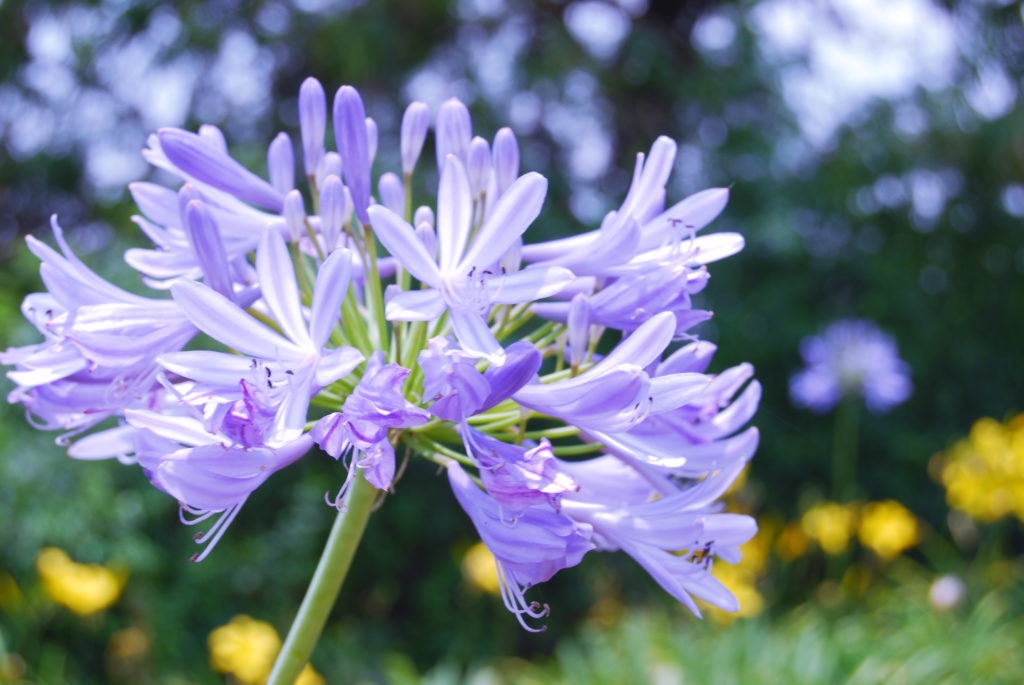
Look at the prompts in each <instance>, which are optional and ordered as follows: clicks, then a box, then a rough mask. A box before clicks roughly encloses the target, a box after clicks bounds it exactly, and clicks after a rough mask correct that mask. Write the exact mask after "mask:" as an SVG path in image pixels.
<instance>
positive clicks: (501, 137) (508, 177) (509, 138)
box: [491, 127, 519, 199]
mask: <svg viewBox="0 0 1024 685" xmlns="http://www.w3.org/2000/svg"><path fill="white" fill-rule="evenodd" d="M491 164H492V166H493V168H494V181H495V188H496V190H497V195H498V197H501V196H502V195H503V194H504V193H505V190H506V189H507V188H508V187H509V186H510V185H512V182H513V181H515V180H516V177H518V176H519V143H518V142H516V134H515V133H513V132H512V129H510V128H507V127H506V128H503V129H501V130H499V131H498V133H497V135H495V136H494V150H493V154H492V155H491ZM495 199H497V198H495Z"/></svg>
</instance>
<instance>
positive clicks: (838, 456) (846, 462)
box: [832, 394, 860, 502]
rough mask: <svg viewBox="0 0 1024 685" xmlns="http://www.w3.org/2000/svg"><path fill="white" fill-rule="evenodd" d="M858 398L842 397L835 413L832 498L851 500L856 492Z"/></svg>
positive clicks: (853, 396) (851, 396) (842, 500)
mask: <svg viewBox="0 0 1024 685" xmlns="http://www.w3.org/2000/svg"><path fill="white" fill-rule="evenodd" d="M859 400H860V398H859V397H858V396H857V395H855V394H850V395H848V396H847V397H844V398H843V400H842V402H841V403H840V404H839V411H838V412H837V413H836V428H835V436H834V437H835V444H834V446H833V448H832V497H833V498H834V499H835V500H836V501H837V502H847V501H849V500H851V499H852V498H853V497H854V495H855V494H856V491H857V438H858V435H857V419H858V416H857V414H858V411H859V409H860V408H859V407H858V406H857V403H858V402H859Z"/></svg>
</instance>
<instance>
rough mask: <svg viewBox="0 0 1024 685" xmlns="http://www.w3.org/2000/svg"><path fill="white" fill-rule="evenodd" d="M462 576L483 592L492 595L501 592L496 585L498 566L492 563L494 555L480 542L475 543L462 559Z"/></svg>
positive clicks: (499, 587)
mask: <svg viewBox="0 0 1024 685" xmlns="http://www.w3.org/2000/svg"><path fill="white" fill-rule="evenodd" d="M462 575H464V576H465V577H466V580H468V581H469V582H470V583H472V585H473V586H474V587H476V588H479V589H480V590H483V591H484V592H489V593H490V594H492V595H497V594H499V593H500V592H501V586H500V585H499V584H498V566H497V564H496V563H495V562H494V555H493V554H491V550H489V549H487V545H485V544H484V543H482V542H477V543H475V544H474V545H473V546H472V547H470V548H469V549H468V550H467V551H466V555H465V556H464V557H462Z"/></svg>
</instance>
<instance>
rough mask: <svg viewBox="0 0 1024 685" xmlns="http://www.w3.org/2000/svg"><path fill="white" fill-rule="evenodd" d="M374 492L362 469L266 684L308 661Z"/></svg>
mask: <svg viewBox="0 0 1024 685" xmlns="http://www.w3.org/2000/svg"><path fill="white" fill-rule="evenodd" d="M376 496H377V491H376V490H375V489H374V487H373V486H372V485H370V484H369V483H368V482H367V481H366V479H365V478H364V477H363V474H362V472H360V473H359V475H357V476H356V477H355V478H353V479H352V484H351V485H350V487H349V490H348V493H347V494H346V496H345V506H344V509H343V510H342V511H340V512H339V513H338V517H337V518H336V519H335V520H334V526H333V527H332V528H331V534H330V536H329V537H328V538H327V545H326V546H325V547H324V551H323V554H321V555H320V562H319V563H318V564H317V567H316V572H315V573H314V574H313V580H311V581H310V583H309V588H308V589H307V590H306V596H305V597H304V598H303V600H302V606H300V607H299V613H298V614H297V615H296V616H295V621H294V622H293V623H292V627H291V630H289V631H288V638H287V639H286V640H285V642H284V647H282V648H281V652H280V653H279V654H278V655H277V661H276V662H275V663H274V670H273V671H272V672H271V674H270V678H269V679H268V680H267V685H293V683H295V679H296V678H298V677H299V674H300V673H301V672H302V669H303V667H304V666H305V665H306V664H307V663H308V662H309V656H310V654H312V653H313V647H315V646H316V643H317V640H319V639H320V633H322V632H323V629H324V624H325V623H327V617H328V615H329V614H330V613H331V609H332V608H333V607H334V602H335V600H336V599H337V598H338V592H339V591H340V590H341V584H342V583H343V582H344V580H345V576H346V574H347V573H348V569H349V567H350V566H351V565H352V557H353V556H355V553H356V548H357V547H358V546H359V541H360V540H361V539H362V537H363V531H364V530H365V529H366V523H367V521H369V519H370V510H371V509H372V508H373V502H374V500H375V499H376Z"/></svg>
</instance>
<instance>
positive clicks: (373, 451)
mask: <svg viewBox="0 0 1024 685" xmlns="http://www.w3.org/2000/svg"><path fill="white" fill-rule="evenodd" d="M408 376H409V369H406V368H403V367H401V366H399V365H398V364H385V363H384V353H383V352H381V351H378V352H376V353H375V354H374V355H373V356H372V357H370V359H369V361H368V362H367V364H366V370H365V372H364V373H363V379H362V380H361V381H360V382H359V385H358V386H356V389H355V390H354V391H353V392H352V394H351V395H349V396H348V398H347V399H346V400H345V404H344V405H342V408H341V411H340V412H335V413H333V414H328V415H327V416H325V417H323V418H322V419H320V420H319V421H317V423H316V425H315V426H314V427H313V430H312V431H311V432H310V435H312V437H313V439H314V440H315V441H316V443H317V444H318V445H319V446H320V448H321V449H322V450H324V451H325V452H327V453H328V454H329V455H331V456H332V457H334V458H335V459H338V458H339V457H342V456H344V455H346V454H347V453H348V452H350V451H352V450H355V451H356V452H358V453H359V456H357V458H356V461H355V466H356V467H359V468H361V469H363V472H364V473H365V475H366V479H367V480H368V481H369V482H370V484H371V485H373V486H374V487H375V488H377V489H378V490H387V489H388V488H389V487H391V481H392V479H393V478H394V475H395V450H394V446H393V445H392V444H391V443H390V442H389V440H388V431H389V429H396V428H410V427H412V426H419V425H422V424H424V423H426V422H427V421H428V420H429V419H430V414H429V413H427V412H426V411H424V410H423V409H420V408H419V407H417V406H416V405H414V404H412V403H411V402H409V401H408V400H407V399H406V398H405V395H404V392H403V388H404V386H405V381H406V378H407V377H408ZM350 473H351V470H350Z"/></svg>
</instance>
